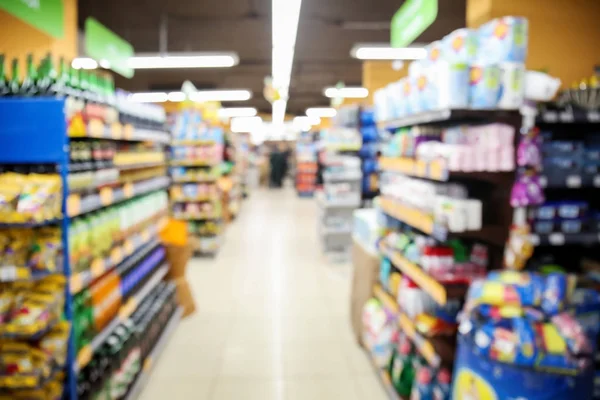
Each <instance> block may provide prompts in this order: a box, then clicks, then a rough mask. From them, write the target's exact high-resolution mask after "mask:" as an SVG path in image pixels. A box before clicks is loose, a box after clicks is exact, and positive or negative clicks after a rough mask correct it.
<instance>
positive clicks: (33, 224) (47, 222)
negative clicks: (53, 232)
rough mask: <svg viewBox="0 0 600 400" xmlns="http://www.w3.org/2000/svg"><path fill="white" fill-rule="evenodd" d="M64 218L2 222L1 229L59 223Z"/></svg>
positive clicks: (37, 226)
mask: <svg viewBox="0 0 600 400" xmlns="http://www.w3.org/2000/svg"><path fill="white" fill-rule="evenodd" d="M61 222H62V218H54V219H47V220H45V221H36V222H23V223H10V222H8V223H0V229H10V228H41V227H43V226H50V225H58V224H60V223H61Z"/></svg>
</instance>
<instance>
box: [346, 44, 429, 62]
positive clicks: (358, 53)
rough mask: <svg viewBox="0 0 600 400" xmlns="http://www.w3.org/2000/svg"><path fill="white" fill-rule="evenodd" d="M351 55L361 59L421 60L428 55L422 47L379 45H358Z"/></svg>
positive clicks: (351, 51)
mask: <svg viewBox="0 0 600 400" xmlns="http://www.w3.org/2000/svg"><path fill="white" fill-rule="evenodd" d="M350 55H352V57H354V58H358V59H360V60H420V59H422V58H425V57H426V56H427V51H426V50H425V49H424V48H422V47H398V48H394V47H383V46H377V45H357V46H354V47H353V48H352V50H350Z"/></svg>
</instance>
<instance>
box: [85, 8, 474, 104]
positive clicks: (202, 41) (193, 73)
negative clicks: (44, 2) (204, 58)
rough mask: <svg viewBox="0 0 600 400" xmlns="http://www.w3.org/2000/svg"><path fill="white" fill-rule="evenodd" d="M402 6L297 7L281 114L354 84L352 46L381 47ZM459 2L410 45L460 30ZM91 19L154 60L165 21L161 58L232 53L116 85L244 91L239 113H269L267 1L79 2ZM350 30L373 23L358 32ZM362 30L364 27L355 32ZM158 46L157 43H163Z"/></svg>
mask: <svg viewBox="0 0 600 400" xmlns="http://www.w3.org/2000/svg"><path fill="white" fill-rule="evenodd" d="M402 3H403V1H402V0H375V1H373V0H303V2H302V10H301V14H300V23H299V27H298V37H297V41H296V52H295V57H294V68H293V71H292V79H291V86H290V100H289V101H288V112H289V113H292V114H304V112H305V110H306V108H308V107H313V106H324V105H328V104H329V99H327V98H325V97H324V96H323V94H322V91H323V88H324V87H326V86H333V85H335V84H336V83H337V82H339V81H342V82H344V83H345V84H346V86H351V85H360V84H361V62H360V61H359V60H355V59H352V58H351V57H350V49H351V48H352V46H353V45H354V44H355V43H382V42H389V35H390V32H389V28H388V26H389V21H390V20H391V17H392V15H393V14H394V13H395V12H396V10H397V9H398V8H399V7H400V6H401V5H402ZM465 3H466V0H443V1H440V2H439V13H438V18H437V20H436V21H435V23H434V24H433V25H432V26H431V27H430V28H429V29H428V30H427V31H425V32H424V33H423V35H421V37H419V38H418V39H417V41H418V42H430V41H433V40H436V39H439V38H441V37H442V36H444V35H445V34H447V33H449V32H451V31H452V30H454V29H456V28H459V27H463V26H465V12H466V11H465V7H466V6H465ZM89 16H92V17H94V18H96V19H97V20H99V21H100V22H101V23H103V24H104V25H106V26H107V27H108V28H109V29H111V30H113V31H114V32H116V33H117V34H118V35H120V36H121V37H123V38H124V39H125V40H127V41H128V42H130V43H131V44H132V45H133V47H134V48H135V51H136V52H158V51H159V49H160V29H159V27H160V25H161V21H163V23H164V21H166V27H167V29H166V31H165V32H166V41H164V42H163V43H166V50H167V51H169V52H182V51H235V52H237V53H238V55H239V58H240V63H239V65H237V66H235V67H233V68H218V69H178V70H137V71H136V72H135V76H134V77H133V78H132V79H125V78H122V77H117V80H116V84H117V86H118V87H121V88H124V89H127V90H130V91H149V90H161V91H166V90H178V89H179V88H180V87H181V84H182V82H183V81H184V80H186V79H189V80H190V81H192V82H194V84H195V85H196V87H198V88H203V89H212V88H215V89H250V90H252V91H253V92H254V96H253V98H252V99H251V100H250V101H246V102H243V103H238V104H235V103H227V105H228V106H234V105H244V106H252V107H256V108H258V109H259V110H260V111H262V112H268V113H270V112H271V105H270V104H269V103H268V102H267V101H266V100H265V99H264V97H263V94H262V90H263V84H264V78H265V77H266V76H269V75H271V0H220V1H219V2H216V1H210V2H209V1H206V0H176V1H167V2H166V1H162V0H128V1H123V0H79V26H80V28H81V29H83V25H84V21H85V19H86V18H87V17H89ZM355 22H379V24H375V26H370V27H368V28H369V29H364V26H363V27H360V26H359V27H358V28H359V29H357V26H356V24H353V23H355ZM363 25H364V24H363ZM163 38H164V36H163Z"/></svg>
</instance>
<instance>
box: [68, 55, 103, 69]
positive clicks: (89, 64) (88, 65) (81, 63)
mask: <svg viewBox="0 0 600 400" xmlns="http://www.w3.org/2000/svg"><path fill="white" fill-rule="evenodd" d="M71 67H73V68H75V69H96V68H98V63H97V62H96V60H94V59H93V58H89V57H77V58H75V59H73V61H72V62H71Z"/></svg>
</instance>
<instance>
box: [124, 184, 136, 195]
mask: <svg viewBox="0 0 600 400" xmlns="http://www.w3.org/2000/svg"><path fill="white" fill-rule="evenodd" d="M123 194H124V195H125V198H127V199H130V198H132V197H133V194H134V190H133V184H132V183H126V184H125V185H124V186H123Z"/></svg>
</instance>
